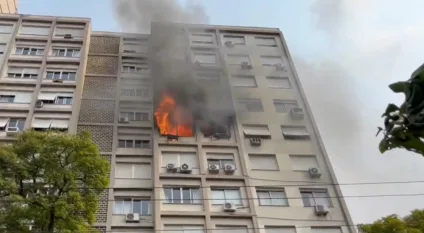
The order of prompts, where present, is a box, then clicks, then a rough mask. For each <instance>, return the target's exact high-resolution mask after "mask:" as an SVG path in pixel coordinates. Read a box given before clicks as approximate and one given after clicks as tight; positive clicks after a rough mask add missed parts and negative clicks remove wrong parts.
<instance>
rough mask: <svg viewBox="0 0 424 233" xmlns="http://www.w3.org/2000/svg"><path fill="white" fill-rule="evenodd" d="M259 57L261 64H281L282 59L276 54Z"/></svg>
mask: <svg viewBox="0 0 424 233" xmlns="http://www.w3.org/2000/svg"><path fill="white" fill-rule="evenodd" d="M260 59H261V62H262V65H263V66H275V65H277V64H283V59H282V58H281V57H277V56H261V58H260Z"/></svg>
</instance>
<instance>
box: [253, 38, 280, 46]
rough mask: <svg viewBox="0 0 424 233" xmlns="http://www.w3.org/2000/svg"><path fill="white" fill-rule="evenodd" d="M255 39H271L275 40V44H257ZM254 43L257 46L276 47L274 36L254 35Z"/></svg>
mask: <svg viewBox="0 0 424 233" xmlns="http://www.w3.org/2000/svg"><path fill="white" fill-rule="evenodd" d="M257 39H272V40H273V41H274V42H275V45H266V44H259V43H258V40H257ZM254 40H255V45H256V46H258V47H268V48H277V47H278V43H277V40H276V38H275V37H268V36H255V38H254Z"/></svg>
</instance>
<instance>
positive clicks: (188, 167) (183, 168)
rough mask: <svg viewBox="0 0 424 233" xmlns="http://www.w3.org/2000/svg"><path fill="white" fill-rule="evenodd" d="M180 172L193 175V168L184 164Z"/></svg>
mask: <svg viewBox="0 0 424 233" xmlns="http://www.w3.org/2000/svg"><path fill="white" fill-rule="evenodd" d="M180 172H181V173H187V174H188V173H191V167H190V166H189V165H188V164H186V163H183V164H182V165H181V167H180Z"/></svg>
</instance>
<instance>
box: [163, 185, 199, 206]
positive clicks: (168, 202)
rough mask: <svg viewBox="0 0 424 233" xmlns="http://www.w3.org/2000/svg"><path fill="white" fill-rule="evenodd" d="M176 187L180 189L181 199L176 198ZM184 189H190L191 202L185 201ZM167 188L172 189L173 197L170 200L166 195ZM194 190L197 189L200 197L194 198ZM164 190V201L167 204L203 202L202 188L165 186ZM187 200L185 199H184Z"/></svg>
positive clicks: (195, 203) (197, 203) (196, 203)
mask: <svg viewBox="0 0 424 233" xmlns="http://www.w3.org/2000/svg"><path fill="white" fill-rule="evenodd" d="M174 189H179V192H180V200H174ZM184 189H189V191H190V199H189V200H190V202H189V203H187V202H183V190H184ZM166 190H171V199H170V200H169V199H168V198H167V197H166V194H165V193H166ZM193 190H197V192H198V193H199V198H200V199H194V198H193ZM163 191H164V197H165V198H164V201H163V203H165V204H183V205H199V204H202V201H203V198H202V192H201V191H200V188H198V187H171V186H169V187H163ZM184 200H185V199H184Z"/></svg>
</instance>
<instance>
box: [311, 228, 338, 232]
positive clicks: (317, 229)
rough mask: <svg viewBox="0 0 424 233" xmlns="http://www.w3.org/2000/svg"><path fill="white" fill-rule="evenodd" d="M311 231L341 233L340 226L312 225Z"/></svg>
mask: <svg viewBox="0 0 424 233" xmlns="http://www.w3.org/2000/svg"><path fill="white" fill-rule="evenodd" d="M311 233H342V229H340V227H312V228H311Z"/></svg>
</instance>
